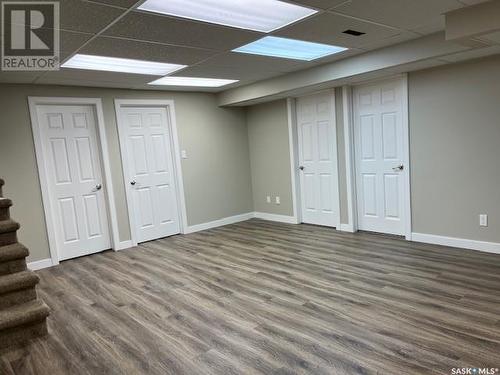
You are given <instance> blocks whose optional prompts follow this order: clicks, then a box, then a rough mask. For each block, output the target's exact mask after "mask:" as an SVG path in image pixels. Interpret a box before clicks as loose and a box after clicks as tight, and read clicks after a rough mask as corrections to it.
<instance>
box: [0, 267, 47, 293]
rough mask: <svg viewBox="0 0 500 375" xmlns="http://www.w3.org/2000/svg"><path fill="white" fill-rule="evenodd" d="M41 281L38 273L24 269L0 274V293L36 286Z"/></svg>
mask: <svg viewBox="0 0 500 375" xmlns="http://www.w3.org/2000/svg"><path fill="white" fill-rule="evenodd" d="M39 281H40V278H39V277H38V276H37V274H36V273H34V272H31V271H23V272H17V273H12V274H10V275H3V276H0V295H2V294H5V293H10V292H13V291H16V290H21V289H27V288H34V287H35V285H36V284H38V282H39Z"/></svg>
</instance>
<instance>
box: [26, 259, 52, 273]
mask: <svg viewBox="0 0 500 375" xmlns="http://www.w3.org/2000/svg"><path fill="white" fill-rule="evenodd" d="M49 267H52V259H50V258H47V259H42V260H37V261H34V262H30V263H28V268H29V269H30V270H32V271H37V270H41V269H44V268H49Z"/></svg>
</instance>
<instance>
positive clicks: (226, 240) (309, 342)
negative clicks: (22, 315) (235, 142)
mask: <svg viewBox="0 0 500 375" xmlns="http://www.w3.org/2000/svg"><path fill="white" fill-rule="evenodd" d="M38 274H39V275H40V277H41V283H40V286H39V288H38V291H39V295H40V297H41V298H42V299H43V300H44V301H45V302H46V303H47V304H48V305H49V306H50V308H51V309H52V313H51V315H50V317H49V319H48V324H49V332H50V336H49V337H48V338H45V339H37V340H36V341H34V342H33V343H32V344H31V345H30V346H29V347H28V348H26V349H25V350H23V351H21V352H18V355H17V356H14V355H7V354H6V355H3V356H2V357H0V363H1V365H0V369H3V370H2V371H3V372H2V371H0V372H2V373H5V374H44V375H45V374H50V375H57V374H64V375H67V374H91V375H96V374H106V375H112V374H190V375H191V374H217V375H220V374H384V375H385V374H451V370H452V368H456V367H469V366H473V367H490V368H491V367H492V368H498V367H500V256H499V255H493V254H485V253H480V252H474V251H466V250H458V249H450V248H446V247H440V246H432V245H425V244H417V243H411V242H406V241H404V240H402V239H398V238H394V237H388V236H382V235H374V234H368V233H358V234H348V233H341V232H337V231H335V230H333V229H328V228H323V227H316V226H310V225H287V224H278V223H271V222H265V221H260V220H251V221H247V222H243V223H239V224H235V225H230V226H226V227H221V228H216V229H213V230H208V231H204V232H199V233H195V234H191V235H186V236H174V237H170V238H167V239H162V240H158V241H153V242H149V243H145V244H142V245H140V246H139V247H137V248H133V249H130V250H125V251H122V252H117V253H115V252H110V251H109V252H105V253H101V254H96V255H92V256H88V257H83V258H79V259H75V260H71V261H67V262H64V263H62V264H61V265H59V266H57V267H53V268H50V269H45V270H42V271H39V272H38Z"/></svg>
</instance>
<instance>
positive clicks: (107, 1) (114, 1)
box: [88, 0, 139, 8]
mask: <svg viewBox="0 0 500 375" xmlns="http://www.w3.org/2000/svg"><path fill="white" fill-rule="evenodd" d="M88 1H89V2H92V3H98V4H104V5H112V6H116V7H121V8H131V7H132V6H134V5H135V4H137V3H138V2H139V0H88Z"/></svg>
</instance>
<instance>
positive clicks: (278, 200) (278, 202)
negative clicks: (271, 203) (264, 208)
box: [276, 196, 281, 204]
mask: <svg viewBox="0 0 500 375" xmlns="http://www.w3.org/2000/svg"><path fill="white" fill-rule="evenodd" d="M276 204H281V199H280V197H279V196H277V197H276Z"/></svg>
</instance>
